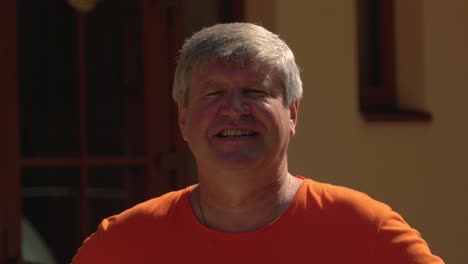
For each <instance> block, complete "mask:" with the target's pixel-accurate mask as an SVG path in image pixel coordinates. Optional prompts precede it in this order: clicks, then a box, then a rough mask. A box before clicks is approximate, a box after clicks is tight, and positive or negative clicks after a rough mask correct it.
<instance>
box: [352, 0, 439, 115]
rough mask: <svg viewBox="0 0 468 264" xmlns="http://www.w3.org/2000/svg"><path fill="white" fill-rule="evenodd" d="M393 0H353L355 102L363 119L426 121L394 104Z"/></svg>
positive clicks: (414, 112)
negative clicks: (357, 94)
mask: <svg viewBox="0 0 468 264" xmlns="http://www.w3.org/2000/svg"><path fill="white" fill-rule="evenodd" d="M395 3H396V1H394V0H357V28H358V58H359V67H358V68H359V106H360V109H359V110H360V112H361V113H362V115H363V117H364V119H365V120H367V121H416V120H419V121H428V120H430V119H431V115H430V114H429V113H426V112H421V111H413V110H406V109H401V108H400V107H399V106H398V90H397V81H396V78H397V68H396V55H397V54H396V52H397V49H396V40H397V39H396V28H395V18H396V16H395Z"/></svg>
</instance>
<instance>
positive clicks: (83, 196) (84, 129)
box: [77, 13, 89, 239]
mask: <svg viewBox="0 0 468 264" xmlns="http://www.w3.org/2000/svg"><path fill="white" fill-rule="evenodd" d="M77 27H78V28H77V34H78V36H77V40H78V75H79V79H78V87H79V97H78V98H79V99H78V100H79V112H80V158H81V159H80V161H81V162H80V167H81V168H80V169H81V173H80V205H81V206H80V212H81V214H80V215H81V219H80V220H81V236H82V239H85V238H86V237H88V236H89V225H88V222H89V221H88V219H89V212H88V210H89V204H88V195H87V193H88V126H87V111H86V108H87V107H86V16H85V14H83V13H77Z"/></svg>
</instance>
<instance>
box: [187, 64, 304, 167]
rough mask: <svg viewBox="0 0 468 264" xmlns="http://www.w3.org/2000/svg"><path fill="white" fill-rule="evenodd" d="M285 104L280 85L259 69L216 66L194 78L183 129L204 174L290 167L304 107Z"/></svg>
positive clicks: (270, 73)
mask: <svg viewBox="0 0 468 264" xmlns="http://www.w3.org/2000/svg"><path fill="white" fill-rule="evenodd" d="M283 102H284V96H283V87H282V84H281V81H280V80H279V79H278V78H277V76H275V74H273V72H267V71H265V69H264V68H262V67H259V66H257V65H253V64H247V65H244V66H243V67H240V66H235V65H229V64H226V63H223V62H219V61H217V62H213V63H211V64H209V65H208V66H207V67H206V68H205V69H204V70H203V71H200V72H198V73H195V74H194V75H193V78H192V80H191V82H190V89H189V94H188V102H187V105H186V106H179V125H180V129H181V132H182V135H183V137H184V139H185V140H186V141H187V142H188V144H189V146H190V149H191V150H192V152H193V154H194V156H195V158H196V160H197V165H198V167H199V169H200V168H201V169H203V168H205V167H206V168H209V167H210V166H212V167H215V166H219V168H226V169H227V168H232V169H250V168H255V167H257V168H262V167H263V168H266V167H265V166H273V167H274V166H275V164H278V165H279V164H281V163H285V162H286V151H287V147H288V144H289V140H290V137H291V136H292V135H294V133H295V126H296V121H297V111H298V106H299V103H298V102H295V103H293V104H291V105H290V106H289V107H288V106H284V104H283ZM259 166H261V167H259Z"/></svg>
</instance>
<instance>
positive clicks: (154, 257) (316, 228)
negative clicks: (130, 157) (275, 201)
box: [72, 179, 443, 264]
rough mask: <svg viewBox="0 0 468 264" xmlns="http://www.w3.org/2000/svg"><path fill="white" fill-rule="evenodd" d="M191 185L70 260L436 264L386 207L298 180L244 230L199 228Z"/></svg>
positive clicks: (130, 216) (116, 223) (109, 226)
mask: <svg viewBox="0 0 468 264" xmlns="http://www.w3.org/2000/svg"><path fill="white" fill-rule="evenodd" d="M192 188H193V187H188V188H186V189H183V190H180V191H177V192H171V193H168V194H165V195H163V196H161V197H159V198H155V199H152V200H149V201H146V202H144V203H141V204H139V205H137V206H135V207H133V208H131V209H129V210H126V211H124V212H122V213H121V214H119V215H116V216H112V217H110V218H107V219H105V220H103V221H102V223H101V224H100V226H99V228H98V230H97V231H96V232H95V233H94V234H93V235H91V236H90V237H89V238H88V239H87V240H85V242H84V243H83V245H82V247H81V248H80V249H79V251H78V252H77V254H76V256H75V257H74V258H73V261H72V263H224V264H226V263H227V264H229V263H236V264H238V263H320V264H325V263H360V264H365V263H372V264H375V263H379V264H386V263H388V264H390V263H391V264H395V263H398V264H405V263H424V264H431V263H443V261H442V260H441V259H440V258H439V257H437V256H434V255H432V254H431V252H430V250H429V247H428V246H427V244H426V242H425V241H424V240H423V239H422V238H421V236H420V235H419V233H418V232H417V231H416V230H414V229H412V228H411V227H410V226H408V224H407V223H406V222H405V221H404V220H403V219H402V218H401V216H400V215H398V214H397V213H395V212H394V211H392V210H391V209H390V207H388V206H387V205H385V204H383V203H380V202H378V201H375V200H373V199H371V198H370V197H368V196H367V195H365V194H363V193H360V192H357V191H354V190H351V189H348V188H344V187H337V186H333V185H329V184H323V183H318V182H315V181H312V180H308V179H305V180H304V181H303V183H302V186H301V187H300V189H299V191H298V193H297V194H296V197H295V198H294V200H293V201H292V203H291V205H290V206H289V208H288V209H287V211H286V212H285V213H284V214H283V215H281V216H280V217H279V218H278V219H276V220H275V221H274V222H273V223H271V224H269V225H268V226H266V227H264V228H262V229H260V230H257V231H254V232H248V233H222V232H218V231H214V230H212V229H209V228H207V227H205V226H203V225H202V224H201V223H200V222H199V221H198V220H197V218H196V217H195V215H194V213H193V211H192V208H191V204H190V191H191V190H192Z"/></svg>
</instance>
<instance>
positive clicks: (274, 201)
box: [191, 172, 302, 233]
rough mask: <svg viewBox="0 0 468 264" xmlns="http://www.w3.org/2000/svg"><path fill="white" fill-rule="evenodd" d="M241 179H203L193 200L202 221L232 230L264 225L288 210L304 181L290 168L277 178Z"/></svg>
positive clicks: (192, 196) (239, 230)
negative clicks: (224, 182)
mask: <svg viewBox="0 0 468 264" xmlns="http://www.w3.org/2000/svg"><path fill="white" fill-rule="evenodd" d="M238 179H239V180H238V181H237V182H235V183H234V182H231V184H230V185H224V186H223V185H220V184H216V181H208V179H205V178H201V179H200V184H199V185H198V186H197V187H196V188H195V189H194V190H193V192H192V194H191V202H192V208H193V210H194V213H195V215H196V216H197V218H198V219H199V221H200V222H201V223H202V224H204V225H205V226H207V227H209V228H212V229H215V230H218V231H221V232H228V233H240V232H249V231H254V230H257V229H260V228H262V227H264V226H266V225H268V224H270V223H271V222H273V221H274V220H275V219H276V218H278V217H279V216H280V215H281V214H282V213H284V212H285V211H286V209H287V208H288V206H289V204H290V203H291V202H292V200H293V198H294V196H295V194H296V192H297V190H298V189H299V186H300V185H301V182H302V180H301V179H299V178H296V177H293V176H292V175H290V174H289V173H287V172H286V173H285V174H284V175H280V176H278V177H276V178H272V177H270V178H267V177H265V179H262V178H261V177H258V175H257V177H255V178H253V179H251V180H250V181H248V182H247V181H245V180H244V181H243V180H242V178H241V177H239V178H238ZM267 179H269V180H267Z"/></svg>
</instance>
